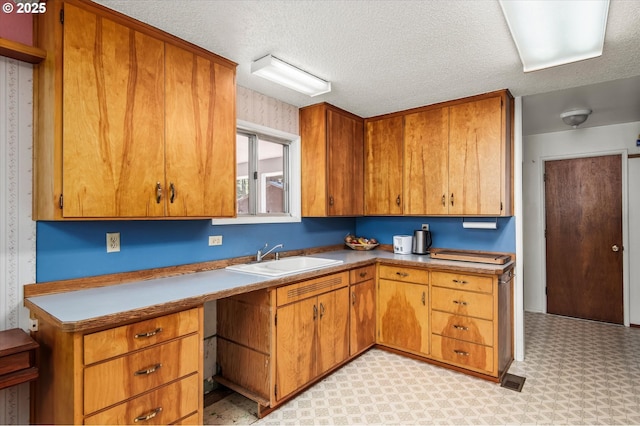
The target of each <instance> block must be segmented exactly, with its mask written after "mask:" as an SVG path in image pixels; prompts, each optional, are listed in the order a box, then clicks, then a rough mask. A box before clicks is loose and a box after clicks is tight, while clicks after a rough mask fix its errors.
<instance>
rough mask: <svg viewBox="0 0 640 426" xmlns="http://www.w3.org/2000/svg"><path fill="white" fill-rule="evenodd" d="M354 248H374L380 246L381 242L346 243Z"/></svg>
mask: <svg viewBox="0 0 640 426" xmlns="http://www.w3.org/2000/svg"><path fill="white" fill-rule="evenodd" d="M345 244H346V245H347V246H348V247H349V248H351V249H352V250H373V249H374V248H376V247H378V246H379V245H380V244H377V243H376V244H353V243H345Z"/></svg>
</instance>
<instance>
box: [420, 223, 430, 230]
mask: <svg viewBox="0 0 640 426" xmlns="http://www.w3.org/2000/svg"><path fill="white" fill-rule="evenodd" d="M422 230H423V231H428V230H429V224H428V223H423V224H422Z"/></svg>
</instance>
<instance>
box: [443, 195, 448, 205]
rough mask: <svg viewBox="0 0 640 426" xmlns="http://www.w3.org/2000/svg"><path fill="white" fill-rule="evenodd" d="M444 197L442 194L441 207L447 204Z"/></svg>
mask: <svg viewBox="0 0 640 426" xmlns="http://www.w3.org/2000/svg"><path fill="white" fill-rule="evenodd" d="M446 198H447V197H445V195H444V194H442V207H444V206H446V205H447V202H446Z"/></svg>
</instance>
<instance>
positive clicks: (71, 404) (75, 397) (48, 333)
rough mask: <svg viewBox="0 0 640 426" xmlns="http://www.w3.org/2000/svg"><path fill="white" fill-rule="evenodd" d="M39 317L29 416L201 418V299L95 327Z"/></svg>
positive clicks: (57, 419) (66, 419) (128, 420)
mask: <svg viewBox="0 0 640 426" xmlns="http://www.w3.org/2000/svg"><path fill="white" fill-rule="evenodd" d="M39 320H40V324H39V330H38V331H37V332H35V333H33V337H34V338H35V339H36V341H37V342H38V343H39V344H40V348H41V349H40V351H41V355H42V356H41V357H40V358H39V368H40V377H39V378H38V380H37V382H35V384H34V385H33V388H32V400H31V402H32V413H33V417H32V421H33V423H35V424H43V423H44V424H134V423H139V422H143V423H144V424H202V418H203V414H202V409H203V407H202V405H203V402H202V395H203V377H202V371H203V364H202V363H203V343H202V342H203V334H202V330H203V324H202V322H203V308H202V307H199V308H193V309H189V310H185V311H182V312H177V313H173V314H169V315H164V316H161V317H157V318H152V319H148V320H143V321H139V322H137V323H132V324H125V325H121V326H116V327H113V328H109V329H105V330H99V331H95V332H94V331H87V332H65V331H62V330H60V329H59V328H57V327H55V326H53V325H51V324H49V323H48V322H47V321H46V320H47V318H39Z"/></svg>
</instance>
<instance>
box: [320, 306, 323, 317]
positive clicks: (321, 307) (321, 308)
mask: <svg viewBox="0 0 640 426" xmlns="http://www.w3.org/2000/svg"><path fill="white" fill-rule="evenodd" d="M323 316H324V303H321V304H320V319H322V317H323Z"/></svg>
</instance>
